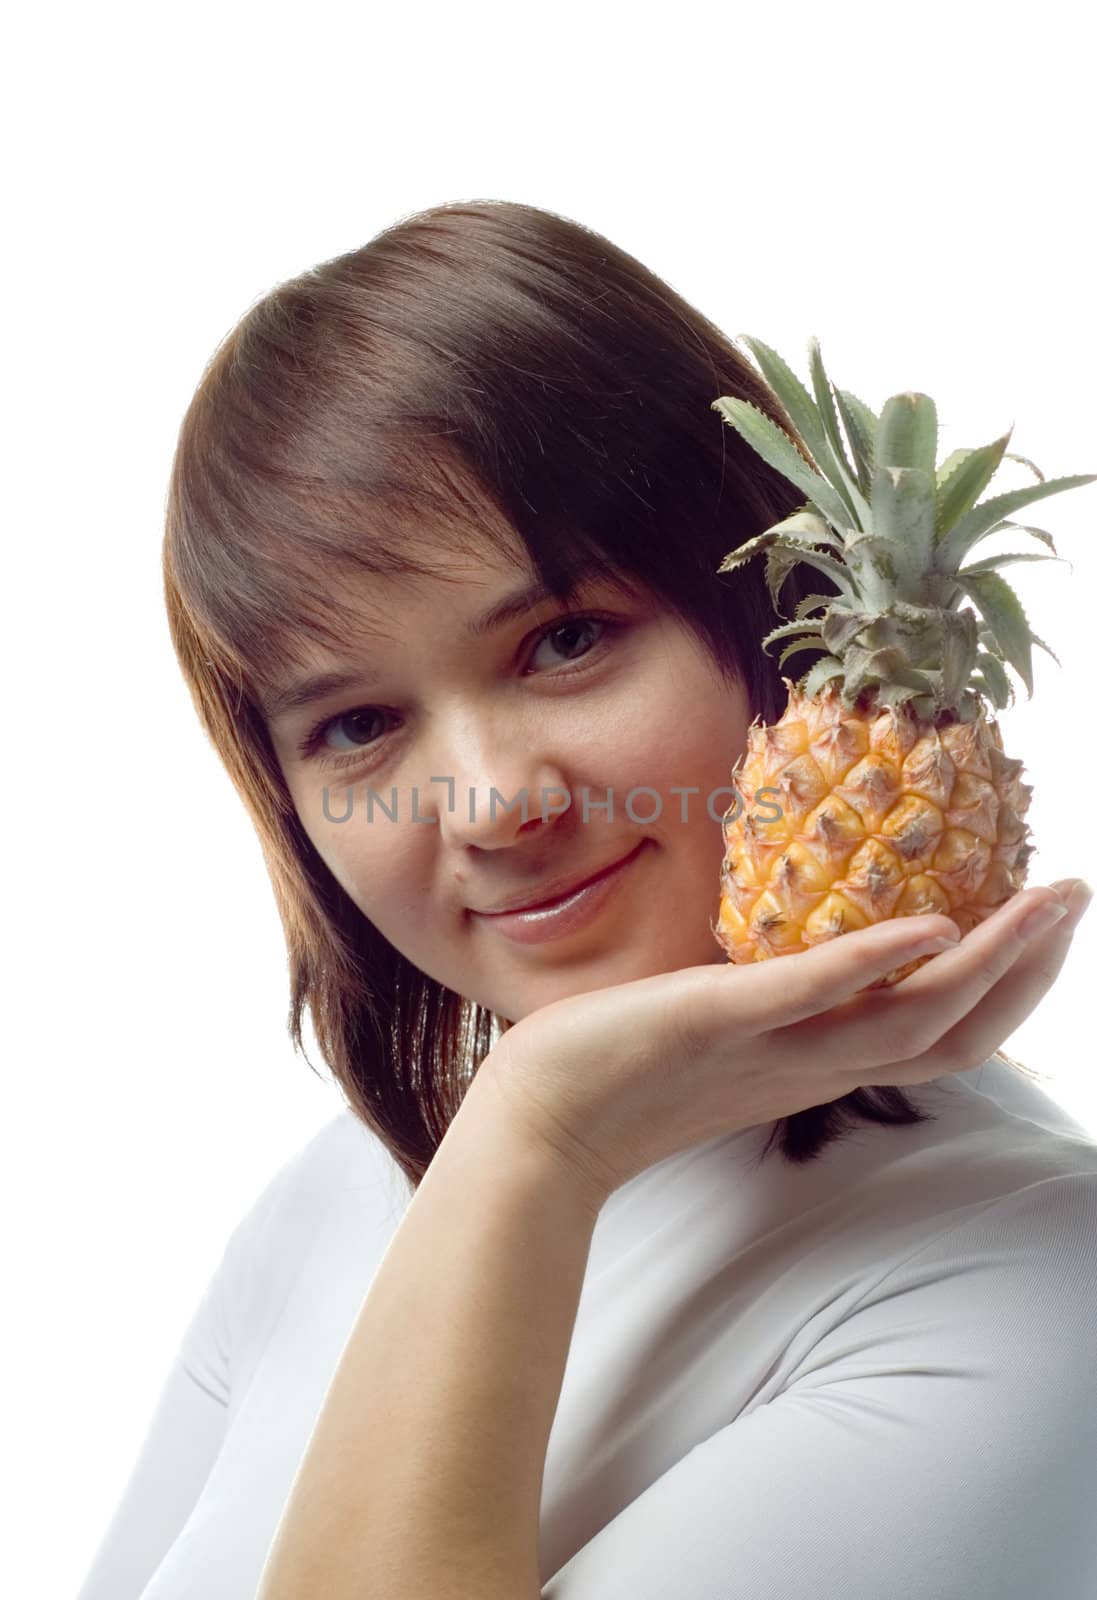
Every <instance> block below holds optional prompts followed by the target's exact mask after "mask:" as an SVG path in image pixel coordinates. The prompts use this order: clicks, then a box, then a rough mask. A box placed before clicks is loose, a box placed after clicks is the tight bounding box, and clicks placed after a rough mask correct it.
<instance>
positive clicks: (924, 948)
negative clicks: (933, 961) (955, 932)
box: [906, 939, 960, 961]
mask: <svg viewBox="0 0 1097 1600" xmlns="http://www.w3.org/2000/svg"><path fill="white" fill-rule="evenodd" d="M959 944H960V941H959V939H926V940H924V941H923V942H922V943H921V944H916V945H915V946H914V948H913V949H912V950H911V952H910V955H909V956H908V957H907V958H906V959H907V960H910V961H913V960H915V958H916V957H918V956H936V955H940V953H941V951H942V950H956V949H957V948H958V947H959Z"/></svg>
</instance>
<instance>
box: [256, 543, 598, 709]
mask: <svg viewBox="0 0 1097 1600" xmlns="http://www.w3.org/2000/svg"><path fill="white" fill-rule="evenodd" d="M594 572H595V569H594V568H593V567H592V566H585V567H582V568H580V570H579V571H578V572H575V573H573V574H572V576H571V578H570V579H569V581H568V583H567V585H566V594H565V598H573V597H574V596H575V594H576V593H577V592H578V591H579V590H580V589H581V588H582V587H583V586H584V584H585V583H586V582H587V581H588V580H589V579H590V578H591V577H592V576H593V575H594ZM556 599H558V596H557V595H556V594H555V592H554V591H553V590H552V589H550V588H549V586H548V585H547V584H546V583H543V582H542V581H541V580H540V579H536V580H535V581H534V582H533V583H528V584H526V585H525V586H524V587H523V588H521V589H515V590H514V591H513V592H512V593H511V594H508V595H504V596H503V598H502V599H501V600H496V601H494V602H493V603H492V604H491V605H490V606H488V607H487V609H486V610H484V611H481V612H479V613H478V614H477V615H476V616H475V617H472V618H470V619H469V621H468V622H467V623H466V624H465V633H466V634H467V636H468V637H469V638H470V639H482V638H483V637H484V636H485V635H486V634H489V633H492V632H493V631H494V630H495V629H496V628H501V627H503V626H504V625H505V624H506V623H508V622H513V620H514V619H515V618H516V617H520V616H522V615H523V614H524V613H525V612H527V611H529V610H531V609H532V608H533V607H534V606H537V605H540V604H541V603H542V602H543V601H546V600H556ZM376 681H377V680H376V679H375V678H374V677H372V676H371V675H370V674H369V673H368V672H363V671H362V669H361V668H360V667H353V668H347V669H333V670H332V671H330V672H314V673H311V674H310V675H309V676H308V677H306V678H298V679H296V680H295V681H294V682H293V683H290V684H286V685H285V686H283V687H281V688H276V689H273V690H271V691H270V693H269V694H267V695H264V696H263V698H262V702H261V707H262V710H263V712H264V714H265V715H266V717H267V718H268V719H269V720H270V721H271V722H274V721H277V720H278V719H279V718H280V717H284V716H286V715H287V713H288V712H290V711H299V710H301V709H302V707H304V706H310V705H313V704H314V703H315V702H316V701H317V700H324V699H326V698H327V696H328V695H330V694H338V693H339V692H340V691H341V690H343V689H369V688H370V687H371V686H372V685H373V684H374V683H375V682H376Z"/></svg>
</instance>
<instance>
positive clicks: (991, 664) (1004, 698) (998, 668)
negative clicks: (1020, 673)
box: [975, 650, 1014, 711]
mask: <svg viewBox="0 0 1097 1600" xmlns="http://www.w3.org/2000/svg"><path fill="white" fill-rule="evenodd" d="M975 665H976V667H978V668H980V669H981V673H982V678H983V681H984V683H985V684H986V687H987V689H988V690H989V693H990V697H991V699H992V700H993V701H994V704H995V705H996V706H997V708H998V710H999V711H1003V710H1004V709H1005V707H1006V706H1008V705H1009V704H1010V702H1011V701H1012V700H1013V698H1014V695H1013V685H1012V684H1011V683H1010V681H1009V675H1008V673H1007V672H1006V669H1005V667H1003V665H1002V663H1001V662H1000V661H999V659H998V657H997V656H992V655H988V654H987V652H986V651H985V650H980V651H979V653H978V655H977V656H976V657H975Z"/></svg>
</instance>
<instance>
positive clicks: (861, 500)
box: [712, 335, 1097, 716]
mask: <svg viewBox="0 0 1097 1600" xmlns="http://www.w3.org/2000/svg"><path fill="white" fill-rule="evenodd" d="M741 338H742V341H743V343H744V344H746V345H747V346H748V347H749V349H750V350H751V352H752V354H753V355H754V357H755V360H756V361H757V363H758V365H759V367H760V368H761V370H762V374H763V376H764V377H765V379H766V380H767V382H768V383H769V385H770V387H771V389H772V390H773V391H774V393H775V394H776V396H777V399H778V400H779V402H780V403H781V406H782V407H783V409H784V412H785V415H786V416H787V417H788V419H789V421H790V422H791V423H792V424H793V427H794V428H795V430H796V432H797V433H798V435H799V437H800V439H801V440H802V441H803V444H804V446H806V449H807V451H808V453H809V454H810V456H811V458H812V460H811V461H809V460H808V459H806V457H805V455H804V454H803V452H802V451H801V449H800V448H799V447H798V445H797V443H795V442H794V441H793V439H792V438H790V436H789V435H788V433H786V431H785V430H784V429H783V428H782V427H780V426H778V424H777V423H775V422H774V421H773V420H772V419H771V418H770V417H769V416H767V415H766V414H765V413H764V412H762V411H761V410H759V408H758V407H757V406H754V405H752V404H751V403H750V402H749V401H746V400H741V399H739V398H738V397H734V396H727V395H725V396H722V397H721V398H719V399H717V400H715V401H714V402H713V406H712V408H713V410H715V411H717V412H719V413H720V415H721V416H722V417H723V419H724V421H725V422H727V423H729V424H730V425H731V426H732V427H734V428H735V429H736V431H737V432H738V433H739V434H740V435H741V436H742V437H743V438H744V439H745V440H746V442H747V443H748V444H749V445H750V446H751V447H752V449H753V450H754V451H755V452H756V453H757V454H758V455H760V456H761V457H762V458H763V460H765V461H766V462H767V463H768V464H769V465H770V466H772V467H774V468H775V469H776V470H777V471H778V472H780V473H781V474H782V476H783V477H785V478H787V479H788V480H789V481H790V482H792V483H793V484H795V485H796V487H797V488H799V489H800V490H801V491H802V492H803V493H804V494H806V495H807V496H808V497H809V498H808V501H807V503H806V504H805V505H804V506H802V507H800V508H799V509H798V510H797V511H796V512H794V513H793V515H792V516H790V517H787V518H785V519H784V520H783V521H782V522H779V523H776V524H775V525H774V526H773V527H772V528H768V529H767V530H766V531H765V532H764V533H761V534H759V535H757V536H756V537H754V538H751V539H748V540H746V541H745V542H744V543H743V544H742V545H740V546H739V547H738V548H736V549H735V550H731V551H729V552H728V554H727V555H726V556H725V557H724V560H723V561H722V562H721V564H720V566H719V568H718V569H717V570H718V571H720V572H729V571H732V570H734V569H735V568H737V567H739V566H741V565H743V564H744V563H745V562H747V561H749V560H751V559H752V558H753V557H754V556H756V555H758V554H760V553H763V552H764V553H765V555H766V583H767V587H768V589H769V592H770V597H771V600H772V602H773V608H774V610H775V611H776V612H777V614H778V615H782V613H781V612H780V609H779V605H778V596H779V592H780V589H781V586H782V584H783V583H784V580H785V579H786V578H787V576H788V574H789V572H790V571H791V569H792V568H793V567H794V566H795V565H796V564H797V563H799V562H803V563H805V564H807V565H809V566H813V567H815V568H816V570H817V571H820V572H822V573H824V574H826V576H827V577H829V578H830V579H831V581H832V582H833V583H834V585H835V587H836V588H837V590H838V594H837V595H836V596H835V595H831V596H823V595H810V596H808V597H807V599H806V600H804V601H801V603H800V605H799V606H798V607H797V610H796V619H795V620H794V621H791V622H787V623H785V624H784V625H783V626H782V627H780V628H777V629H775V630H774V631H773V632H772V633H771V634H769V635H767V637H766V639H765V640H763V647H764V648H766V649H768V648H769V647H770V646H771V645H772V644H774V643H776V642H777V641H778V640H779V639H784V638H790V637H792V636H797V637H795V638H793V642H791V643H790V644H788V645H787V646H786V648H785V650H784V652H783V654H782V656H781V664H783V663H784V661H785V660H786V658H787V657H788V656H790V655H792V654H793V653H794V652H795V651H797V650H804V649H815V650H818V649H820V648H821V647H822V648H825V649H826V650H828V651H829V652H830V654H828V655H825V656H824V657H823V658H822V659H821V660H820V661H817V662H816V663H815V665H814V666H813V667H812V669H811V671H810V672H809V673H808V674H807V675H806V676H805V678H804V679H803V680H802V681H801V684H800V688H801V690H802V692H805V693H808V694H814V693H815V692H816V691H817V690H818V689H819V688H820V687H821V686H822V684H823V683H825V682H827V681H828V679H830V678H832V677H835V676H836V675H838V674H839V673H840V674H841V675H842V677H843V686H842V693H843V698H844V699H845V701H846V704H847V705H852V704H853V703H854V701H855V699H856V696H857V694H859V693H860V692H861V691H862V690H864V689H872V690H874V691H875V693H876V695H877V698H878V699H880V700H882V701H884V702H887V703H891V704H900V703H902V702H904V701H907V700H914V701H915V706H916V710H917V711H918V712H919V714H922V715H927V716H928V715H931V714H933V713H934V712H935V711H938V710H942V709H946V708H947V709H949V710H952V711H958V712H959V713H960V714H961V715H968V714H971V712H972V711H973V709H974V704H973V692H974V694H975V695H978V694H985V695H986V696H987V697H988V698H989V699H991V700H992V701H993V703H994V704H995V705H996V706H997V707H999V708H1001V707H1002V706H1004V705H1006V704H1008V703H1009V701H1010V700H1011V699H1012V689H1011V687H1010V684H1009V680H1008V678H1007V676H1006V674H1005V671H1004V669H1003V665H1002V663H1003V661H1007V662H1008V663H1009V664H1010V665H1011V666H1012V667H1013V668H1014V670H1015V671H1016V672H1017V673H1018V675H1019V676H1020V677H1021V679H1022V681H1023V682H1024V684H1025V687H1026V689H1027V691H1028V693H1029V695H1030V696H1031V694H1032V659H1031V653H1032V647H1033V645H1037V646H1039V648H1040V649H1042V650H1045V651H1046V652H1047V653H1048V654H1049V655H1051V656H1052V658H1053V659H1054V660H1056V661H1058V657H1056V656H1055V654H1054V652H1053V651H1051V650H1050V649H1049V648H1048V646H1047V645H1046V644H1044V642H1043V640H1041V639H1038V638H1037V637H1036V635H1035V634H1034V633H1033V632H1032V630H1031V628H1030V627H1029V624H1028V620H1027V618H1026V617H1025V614H1024V611H1023V609H1022V607H1021V603H1020V601H1019V599H1018V598H1017V595H1016V594H1015V593H1014V591H1013V589H1012V588H1011V587H1010V585H1009V584H1008V583H1006V581H1005V579H1004V578H1002V577H1000V576H999V573H998V568H1000V567H1004V566H1007V565H1009V564H1010V563H1012V562H1015V561H1051V560H1059V559H1060V558H1059V557H1058V555H1057V554H1056V553H1055V544H1054V541H1053V540H1052V537H1051V535H1050V534H1049V533H1046V532H1045V531H1044V530H1043V529H1042V528H1033V527H1029V526H1027V525H1026V524H1023V523H1019V522H1013V521H1010V520H1009V513H1010V512H1012V511H1018V510H1020V509H1021V508H1022V507H1024V506H1027V505H1030V504H1032V503H1033V502H1034V501H1037V500H1041V499H1044V498H1046V497H1047V496H1049V495H1052V494H1058V493H1060V492H1061V491H1062V490H1064V489H1070V488H1075V487H1078V486H1080V485H1082V484H1086V483H1093V482H1097V474H1081V475H1076V476H1072V477H1064V478H1053V479H1050V480H1045V479H1044V477H1043V474H1042V473H1041V472H1040V470H1039V468H1038V467H1036V466H1035V465H1034V464H1033V463H1032V462H1031V461H1029V460H1028V459H1027V458H1026V457H1024V456H1020V455H1015V454H1011V453H1010V452H1009V451H1007V449H1006V446H1007V445H1008V443H1009V441H1010V438H1011V436H1012V433H1013V425H1012V424H1011V425H1010V427H1009V428H1008V429H1007V430H1006V432H1005V433H1004V434H1003V435H1002V436H1001V437H1000V438H998V439H995V440H994V441H993V442H992V443H991V444H988V445H984V446H981V447H978V448H975V449H962V450H954V451H953V452H952V453H951V454H950V455H949V456H947V457H946V458H945V460H944V461H942V462H941V464H940V465H939V466H938V465H937V462H936V456H937V446H938V427H937V408H936V406H935V404H934V402H933V400H932V399H931V398H930V396H929V395H925V394H919V393H915V392H907V393H903V394H896V395H892V396H891V397H890V399H888V400H887V401H886V403H885V405H884V407H883V410H882V411H881V413H880V415H879V417H877V416H876V415H875V414H874V413H873V412H872V410H870V408H869V407H868V406H867V405H865V403H864V402H863V401H861V400H859V399H858V398H857V397H856V395H853V394H851V393H850V392H849V391H848V390H844V389H838V388H836V387H835V386H834V385H833V384H831V383H830V381H829V379H828V378H827V375H826V372H825V370H824V367H823V360H822V355H821V351H820V347H819V341H818V340H817V339H815V338H813V339H811V340H810V342H809V346H808V353H809V369H810V379H811V385H812V391H813V394H809V393H808V390H807V388H806V387H805V386H804V385H803V384H802V383H801V382H800V380H799V378H797V376H796V374H795V373H794V372H793V371H792V370H791V368H790V367H789V366H788V365H787V363H786V362H785V361H783V360H782V358H781V357H780V356H779V355H778V354H777V353H776V351H774V350H772V349H770V347H769V346H768V345H765V344H763V343H762V342H761V340H759V339H752V338H748V337H747V336H746V335H742V336H741ZM839 419H840V421H841V423H842V424H843V425H844V427H845V432H846V441H848V454H847V443H846V442H845V441H843V438H842V434H841V431H840V428H839ZM1003 460H1013V461H1017V462H1020V463H1021V464H1022V465H1024V466H1026V467H1028V468H1029V469H1030V470H1031V471H1032V473H1033V474H1034V476H1035V477H1036V479H1037V480H1038V481H1037V482H1036V483H1035V484H1031V485H1027V486H1026V487H1024V488H1021V489H1014V490H1010V491H1009V492H1007V493H1005V494H1000V495H995V496H993V497H992V498H991V499H988V500H983V501H982V502H980V499H979V497H980V495H982V494H983V492H984V490H985V489H986V488H987V486H988V484H989V483H990V481H991V479H992V478H993V476H994V474H995V473H996V472H997V470H998V468H999V466H1000V465H1001V463H1002V461H1003ZM1006 529H1014V530H1016V531H1017V532H1020V533H1027V534H1030V535H1032V537H1033V538H1035V539H1038V540H1040V541H1041V543H1043V544H1044V545H1045V546H1047V547H1048V548H1049V549H1050V551H1051V552H1052V553H1051V555H1039V554H1034V553H1031V552H1017V551H1010V552H1008V553H1006V554H1003V555H998V556H993V557H988V558H986V559H984V560H980V561H975V562H972V563H970V564H969V565H967V566H963V565H962V564H961V563H962V562H963V561H964V560H965V558H966V557H967V556H968V554H969V552H970V551H971V550H972V549H973V547H974V546H975V545H976V544H977V543H978V542H979V541H980V540H981V539H983V538H986V537H987V536H988V535H989V534H992V533H997V532H1000V531H1003V530H1006ZM1068 565H1069V563H1068ZM965 599H968V600H972V601H974V603H975V605H976V606H977V607H978V609H979V613H980V615H981V618H982V621H981V623H980V622H978V621H977V619H976V617H975V614H974V612H972V610H971V609H970V607H965V608H964V609H963V610H960V609H958V608H959V607H960V605H961V604H962V602H963V601H964V600H965ZM815 612H821V613H822V614H821V615H812V613H815ZM882 624H890V627H889V626H881V625H882Z"/></svg>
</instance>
